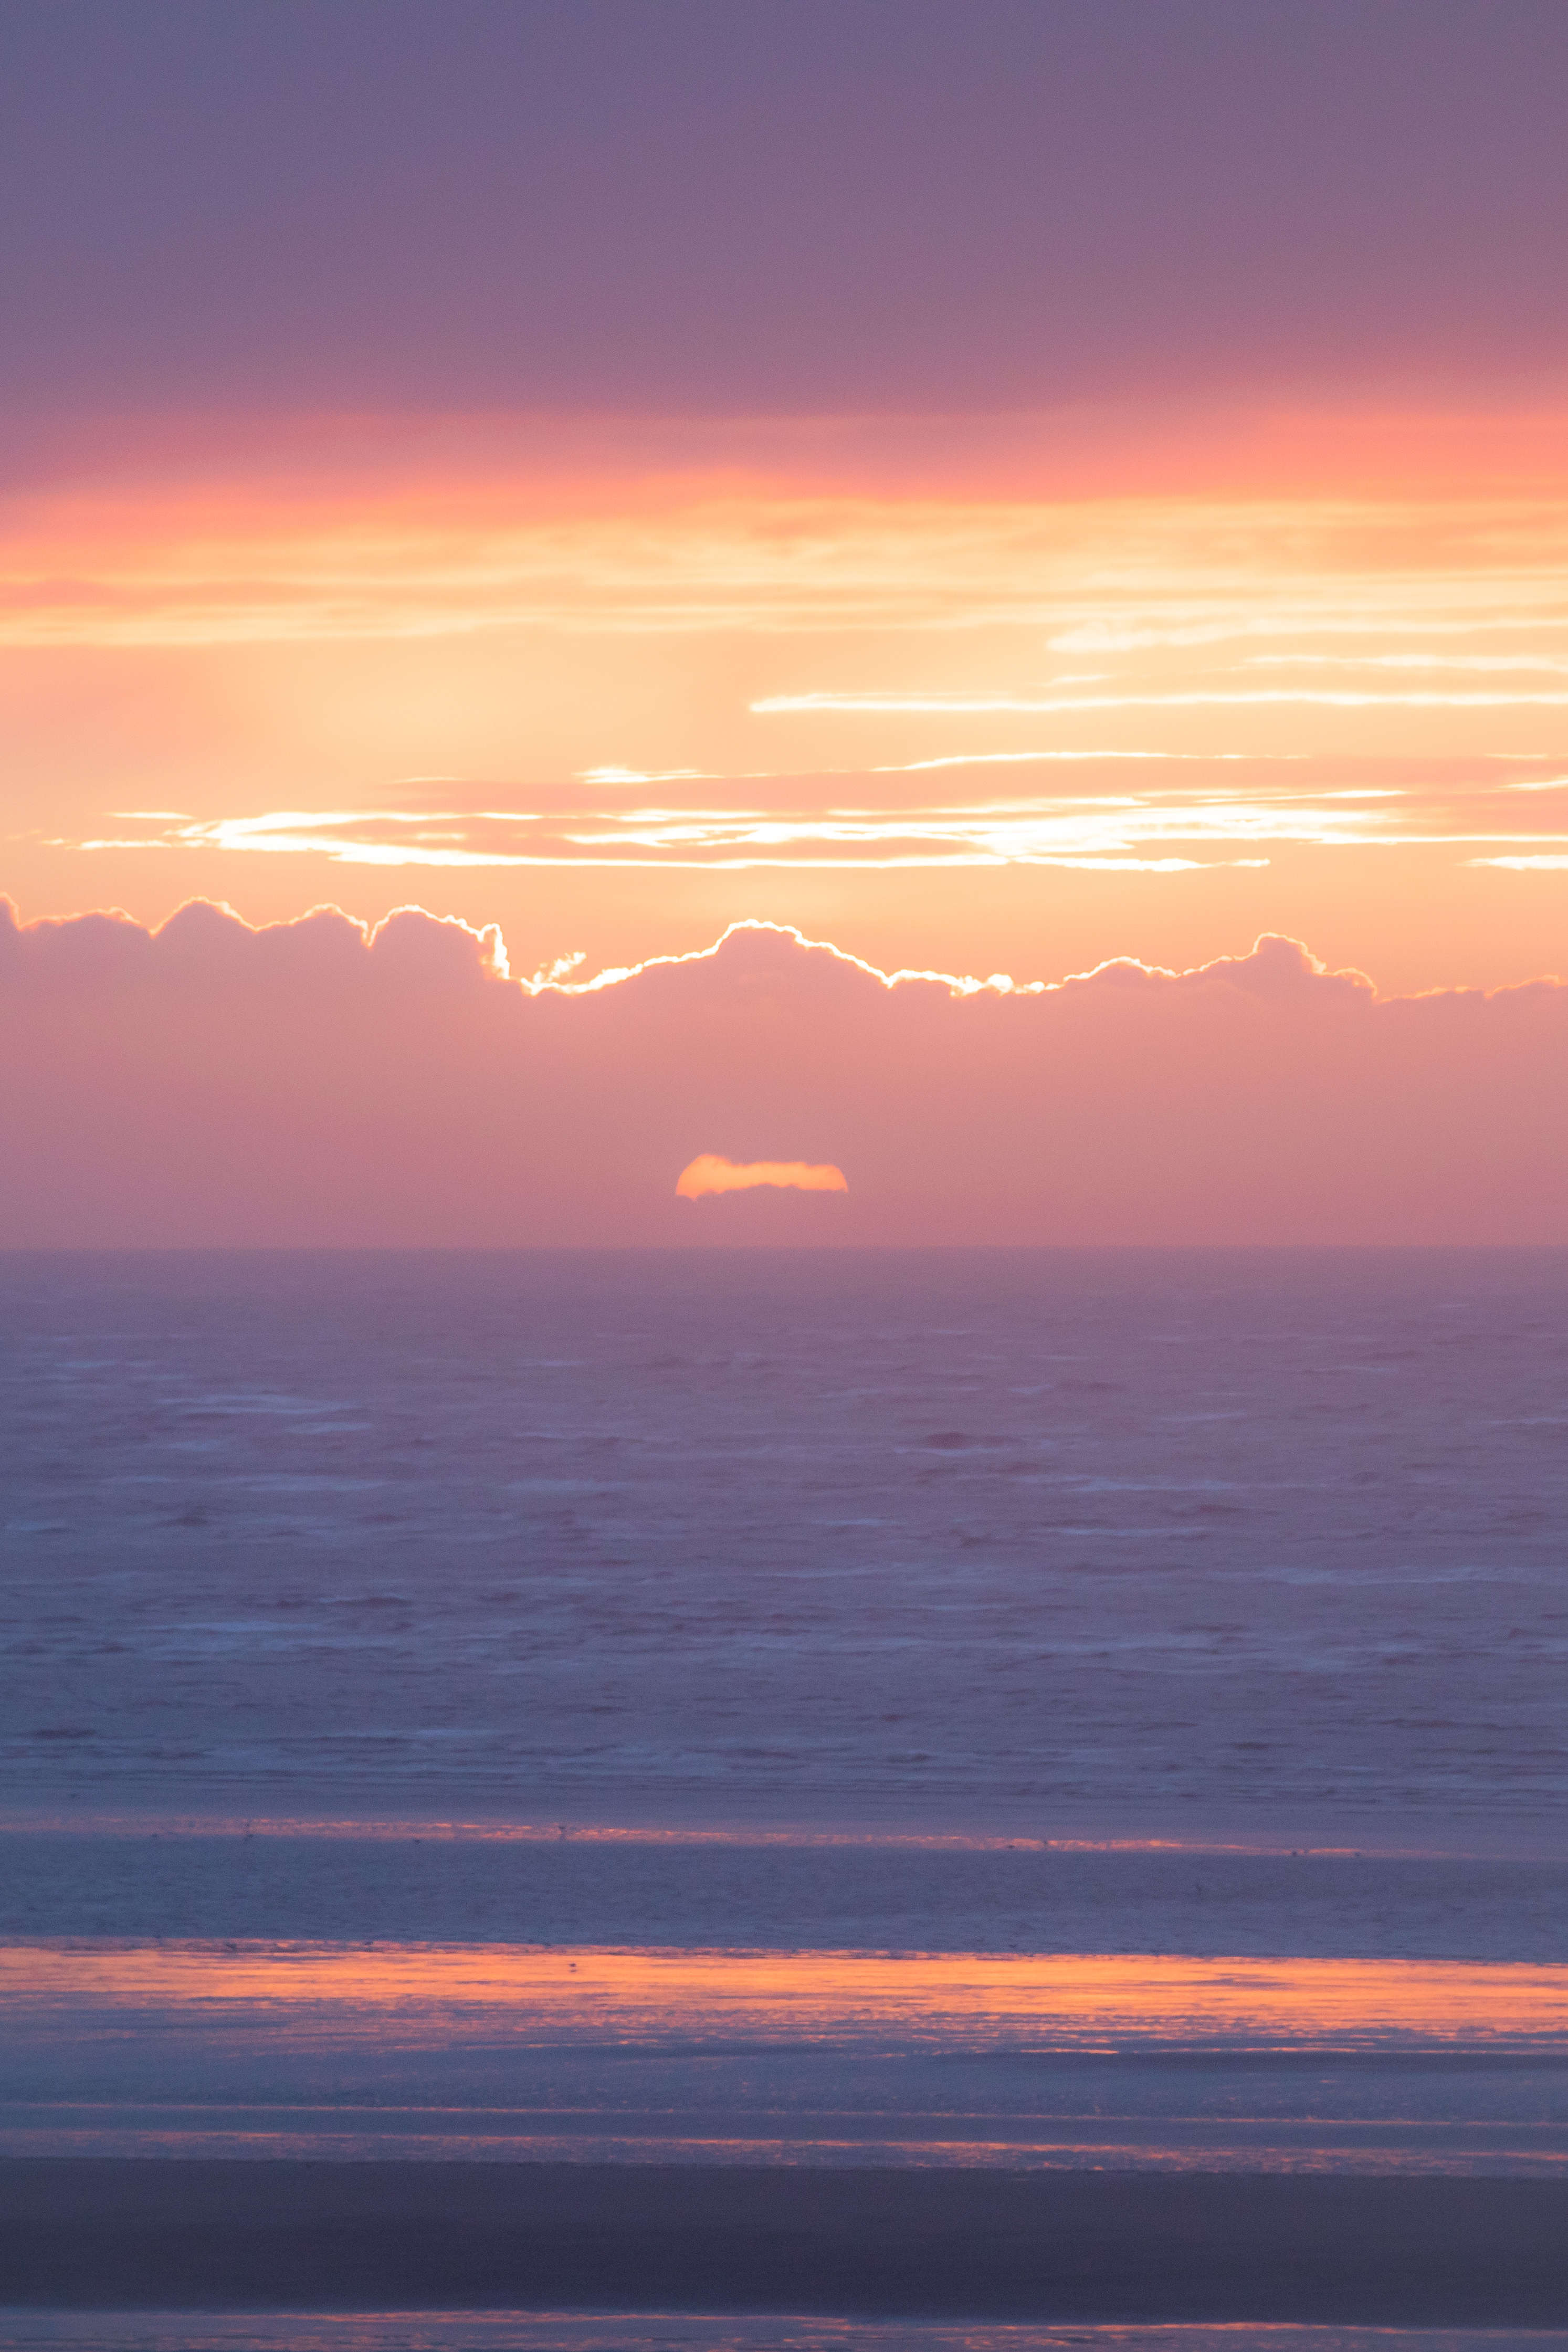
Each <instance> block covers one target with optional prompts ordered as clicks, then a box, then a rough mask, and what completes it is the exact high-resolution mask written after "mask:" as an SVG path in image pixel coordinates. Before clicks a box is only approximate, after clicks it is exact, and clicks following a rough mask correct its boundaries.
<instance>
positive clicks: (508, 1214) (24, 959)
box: [0, 901, 1568, 1246]
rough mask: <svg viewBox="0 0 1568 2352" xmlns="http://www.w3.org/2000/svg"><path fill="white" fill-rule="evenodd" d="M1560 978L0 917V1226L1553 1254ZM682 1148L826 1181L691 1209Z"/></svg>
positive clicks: (1557, 1225)
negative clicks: (566, 959)
mask: <svg viewBox="0 0 1568 2352" xmlns="http://www.w3.org/2000/svg"><path fill="white" fill-rule="evenodd" d="M1565 1082H1568V988H1564V987H1563V985H1562V984H1560V983H1559V982H1556V981H1554V980H1543V981H1539V982H1532V983H1531V984H1529V985H1528V986H1524V987H1520V988H1512V989H1505V990H1501V991H1499V992H1495V993H1493V994H1491V995H1490V996H1489V995H1482V994H1480V993H1479V992H1468V991H1448V992H1439V993H1436V994H1432V995H1426V996H1419V997H1409V998H1395V999H1388V1000H1380V999H1379V998H1378V997H1377V996H1376V994H1375V991H1374V990H1373V988H1372V986H1371V983H1370V982H1368V981H1366V980H1365V979H1364V977H1363V976H1362V975H1360V974H1359V973H1354V972H1337V973H1335V972H1327V971H1323V970H1322V968H1321V967H1320V966H1319V965H1318V964H1317V963H1316V962H1315V961H1313V959H1312V957H1311V956H1310V955H1309V954H1308V952H1307V951H1306V950H1305V949H1303V948H1302V947H1301V946H1300V945H1298V944H1297V943H1296V942H1294V941H1292V940H1282V939H1273V938H1270V939H1263V940H1260V941H1259V942H1258V944H1257V946H1256V947H1255V948H1254V949H1253V950H1252V952H1251V953H1250V954H1249V955H1246V956H1238V957H1227V958H1223V959H1221V960H1219V961H1217V962H1214V963H1211V964H1207V965H1205V966H1203V967H1202V968H1200V969H1199V970H1197V971H1188V972H1181V973H1170V972H1164V971H1155V970H1150V969H1148V968H1147V967H1145V966H1144V965H1142V964H1138V963H1135V962H1130V961H1118V962H1113V963H1110V964H1106V965H1104V966H1103V967H1102V968H1101V969H1100V970H1099V971H1095V972H1092V973H1089V974H1086V975H1084V976H1083V977H1082V978H1079V979H1075V980H1071V981H1069V982H1065V983H1063V984H1062V985H1061V986H1059V987H1051V988H1043V987H1036V988H1010V987H1009V986H1006V985H989V984H988V985H985V986H980V985H977V983H975V982H954V981H952V980H949V979H947V978H946V977H945V976H943V975H933V974H902V975H897V976H895V977H894V978H893V979H891V980H890V979H888V978H886V977H884V976H883V974H881V973H879V972H876V971H873V970H872V969H870V968H869V967H868V966H866V965H864V964H862V963H860V962H858V961H856V960H855V959H853V958H852V957H849V956H845V955H843V954H841V953H840V952H839V951H838V950H834V949H832V948H830V947H823V946H818V945H813V944H811V943H810V942H808V941H806V940H802V939H801V938H800V936H799V935H798V934H797V933H795V932H793V931H790V930H785V929H776V928H772V927H769V926H766V925H741V926H737V928H736V929H732V930H731V931H729V932H728V933H727V935H726V936H725V938H724V939H723V940H720V941H719V942H718V944H717V946H716V947H715V948H713V949H711V950H707V951H706V952H704V953H702V954H698V955H693V956H688V957H683V958H678V959H671V960H665V961H656V962H653V963H649V964H646V965H643V966H641V967H639V968H637V969H636V970H634V971H630V972H627V973H624V974H620V975H604V976H601V978H600V979H599V980H597V981H594V982H589V983H587V984H586V985H582V986H579V987H572V986H569V985H557V986H543V987H540V986H538V985H536V984H534V983H529V982H517V981H514V980H512V979H511V978H509V977H508V975H507V961H506V955H505V950H504V948H503V946H502V942H501V940H500V938H499V936H498V934H497V932H495V931H494V930H493V929H492V930H489V931H482V930H476V929H471V928H469V927H468V926H466V925H465V924H462V923H457V922H453V921H438V920H437V919H434V918H433V917H431V916H428V915H425V914H423V913H421V912H419V911H418V910H415V909H404V910H402V912H400V913H398V914H396V915H393V916H392V917H391V918H390V919H388V920H387V921H386V922H385V923H383V924H382V925H381V926H380V927H379V928H377V929H374V930H373V931H367V930H366V929H364V928H362V927H361V925H359V924H358V923H355V922H353V921H351V920H350V919H349V918H348V917H347V916H345V915H343V914H341V913H340V912H339V911H338V910H337V909H335V908H321V909H318V910H317V911H315V912H314V913H312V914H309V915H307V916H305V917H303V918H302V919H300V920H299V921H298V922H294V923H288V924H282V925H276V926H273V927H270V928H268V929H260V930H253V929H250V928H249V927H247V926H246V924H244V923H243V922H241V921H240V920H239V919H238V918H237V917H235V915H233V914H231V913H230V912H228V910H226V909H225V908H218V907H214V906H210V905H206V904H193V905H192V906H188V907H185V908H182V909H181V910H180V912H179V913H178V914H177V915H175V916H174V917H172V919H171V920H170V921H169V922H167V923H166V924H164V925H163V926H162V929H159V930H158V931H156V932H149V931H147V930H145V929H142V928H141V927H140V926H139V925H137V924H134V923H131V922H130V921H129V920H127V919H124V918H123V917H120V916H113V915H83V916H78V917H72V918H70V919H65V920H57V921H47V922H39V923H34V924H29V925H26V926H22V925H20V924H18V923H17V921H16V917H15V914H14V912H13V910H12V909H11V908H9V906H8V905H7V904H6V903H5V902H4V901H0V1086H3V1088H4V1094H3V1099H4V1102H5V1162H4V1175H3V1178H0V1243H3V1244H6V1245H10V1246H34V1245H61V1246H74V1245H120V1244H124V1245H180V1244H205V1245H225V1244H234V1245H246V1244H257V1245H259V1244H333V1245H353V1244H381V1245H404V1244H419V1245H435V1246H439V1245H446V1244H484V1245H511V1244H536V1243H537V1244H596V1243H608V1244H613V1243H664V1242H670V1243H686V1242H689V1243H695V1244H699V1245H700V1244H711V1243H713V1242H714V1241H717V1242H719V1243H721V1244H725V1243H729V1242H732V1241H758V1242H769V1243H785V1242H810V1243H817V1242H821V1241H824V1240H829V1239H831V1240H834V1241H845V1242H856V1243H894V1244H923V1243H937V1244H955V1243H967V1242H998V1243H1070V1244H1078V1243H1203V1244H1227V1243H1237V1242H1247V1243H1312V1242H1335V1243H1354V1242H1400V1241H1409V1242H1453V1243H1467V1242H1476V1243H1481V1242H1510V1241H1519V1242H1527V1241H1528V1242H1568V1083H1565ZM694 1139H701V1140H702V1141H703V1142H704V1143H705V1144H708V1145H711V1146H712V1147H713V1152H712V1156H714V1157H716V1158H721V1159H727V1160H731V1161H732V1162H733V1163H734V1164H735V1165H737V1167H740V1168H742V1169H745V1168H747V1166H750V1165H754V1164H755V1163H758V1162H762V1161H765V1160H768V1158H769V1157H770V1156H771V1155H772V1154H775V1153H777V1151H778V1150H779V1148H780V1146H781V1145H782V1146H784V1147H785V1148H787V1149H789V1150H791V1151H798V1152H799V1153H800V1155H801V1157H802V1160H803V1161H804V1163H805V1164H807V1165H809V1166H812V1167H816V1168H818V1169H821V1168H823V1167H829V1166H831V1167H835V1168H840V1167H848V1168H851V1169H852V1171H853V1175H854V1187H853V1191H852V1192H849V1193H847V1194H845V1195H843V1196H841V1197H839V1198H837V1199H836V1200H835V1202H834V1203H833V1211H832V1215H831V1221H830V1220H829V1219H827V1218H825V1217H824V1215H823V1213H822V1210H823V1204H822V1202H821V1201H820V1200H813V1199H812V1198H810V1197H808V1196H805V1195H802V1194H801V1193H800V1192H798V1191H796V1190H793V1189H778V1188H777V1187H773V1186H770V1185H766V1184H764V1185H758V1186H757V1187H755V1188H753V1189H749V1190H747V1191H745V1192H741V1193H737V1194H736V1195H735V1196H734V1197H733V1198H732V1199H731V1200H729V1201H728V1202H727V1203H726V1208H725V1214H724V1216H723V1218H722V1219H720V1218H716V1217H713V1216H707V1215H705V1216H701V1217H696V1216H694V1215H693V1214H692V1212H691V1208H690V1206H689V1204H688V1202H685V1201H682V1200H677V1198H676V1197H675V1193H674V1186H675V1183H676V1181H677V1178H678V1177H679V1175H680V1174H681V1171H683V1170H685V1168H686V1166H687V1164H688V1162H689V1161H690V1159H691V1151H692V1144H693V1141H694Z"/></svg>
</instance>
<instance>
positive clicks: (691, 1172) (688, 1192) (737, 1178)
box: [675, 1151, 850, 1201]
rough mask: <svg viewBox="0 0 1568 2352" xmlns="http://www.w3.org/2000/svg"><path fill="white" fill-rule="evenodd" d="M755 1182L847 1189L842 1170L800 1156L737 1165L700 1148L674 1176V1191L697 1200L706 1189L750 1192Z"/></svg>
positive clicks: (791, 1188) (784, 1188) (795, 1188)
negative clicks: (817, 1164)
mask: <svg viewBox="0 0 1568 2352" xmlns="http://www.w3.org/2000/svg"><path fill="white" fill-rule="evenodd" d="M758 1185H769V1186H772V1187H774V1188H775V1189H777V1190H778V1191H780V1192H848V1191H849V1189H850V1188H849V1186H848V1185H847V1184H846V1183H845V1181H844V1176H843V1171H842V1169H841V1168H833V1167H831V1166H814V1165H812V1164H810V1163H809V1162H808V1161H806V1160H747V1161H746V1162H745V1163H744V1164H743V1165H739V1166H737V1163H736V1162H735V1161H734V1160H725V1159H723V1158H721V1157H720V1156H719V1154H718V1153H716V1152H713V1151H704V1152H701V1153H699V1154H698V1156H697V1158H696V1159H695V1160H691V1161H689V1162H688V1164H687V1165H686V1166H685V1168H683V1169H682V1171H681V1172H680V1175H679V1176H678V1177H677V1178H676V1180H675V1194H676V1197H677V1199H679V1200H682V1201H698V1200H701V1199H702V1197H703V1196H704V1194H705V1193H710V1192H755V1191H756V1189H757V1188H758Z"/></svg>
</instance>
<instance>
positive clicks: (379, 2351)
mask: <svg viewBox="0 0 1568 2352" xmlns="http://www.w3.org/2000/svg"><path fill="white" fill-rule="evenodd" d="M0 2345H4V2346H7V2347H12V2346H14V2347H18V2352H20V2347H31V2346H34V2345H37V2346H38V2347H49V2352H78V2347H79V2352H220V2347H221V2352H1555V2347H1558V2346H1559V2345H1568V2329H1565V2330H1562V2331H1558V2330H1554V2329H1552V2330H1548V2329H1537V2328H1465V2327H1453V2328H1401V2327H1292V2326H1221V2327H1202V2326H1171V2327H1105V2326H1085V2325H1083V2324H1082V2323H1079V2324H1076V2325H1074V2326H1070V2327H1017V2326H1015V2327H994V2326H993V2327H987V2326H967V2327H965V2326H957V2327H955V2326H929V2325H928V2326H923V2325H921V2324H920V2323H919V2322H917V2321H909V2320H894V2321H885V2320H883V2321H878V2320H859V2319H854V2320H851V2319H843V2320H834V2319H816V2318H800V2319H791V2318H788V2317H779V2318H754V2317H733V2318H712V2317H706V2316H702V2315H694V2314H688V2313H685V2312H615V2313H612V2314H606V2315H601V2316H596V2315H591V2314H590V2315H585V2314H582V2313H579V2312H536V2311H458V2312H440V2311H409V2312H396V2311H376V2312H362V2311H325V2312H314V2311H310V2312H306V2311H300V2312H287V2313H282V2312H235V2311H225V2312H191V2311H134V2312H107V2311H105V2312H99V2311H92V2312H78V2311H26V2312H22V2311H12V2312H6V2311H4V2310H0Z"/></svg>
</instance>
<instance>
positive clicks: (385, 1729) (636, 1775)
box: [0, 1251, 1568, 1853]
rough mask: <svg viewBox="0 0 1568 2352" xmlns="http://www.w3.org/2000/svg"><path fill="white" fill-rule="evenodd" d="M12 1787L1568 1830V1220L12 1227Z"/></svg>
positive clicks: (660, 1811)
mask: <svg viewBox="0 0 1568 2352" xmlns="http://www.w3.org/2000/svg"><path fill="white" fill-rule="evenodd" d="M0 1332H3V1333H4V1347H3V1351H0V1358H3V1381H4V1386H3V1390H0V1433H3V1442H0V1465H3V1475H4V1497H3V1504H0V1524H3V1528H4V1544H5V1579H4V1613H5V1629H4V1630H5V1639H6V1645H7V1656H6V1667H5V1674H6V1692H5V1710H4V1727H3V1735H0V1738H3V1747H0V1760H3V1763H4V1771H5V1788H6V1790H7V1791H8V1794H9V1801H10V1803H11V1804H12V1806H13V1807H15V1806H17V1805H27V1804H31V1805H33V1806H35V1807H38V1806H41V1807H43V1808H44V1809H45V1810H46V1811H47V1810H48V1809H50V1808H58V1807H59V1806H60V1805H62V1804H74V1805H76V1806H78V1807H83V1806H85V1807H87V1808H89V1809H91V1808H93V1807H101V1806H103V1805H104V1804H106V1803H110V1801H112V1802H113V1803H114V1804H117V1805H125V1804H128V1803H138V1802H145V1803H152V1804H155V1805H158V1806H162V1807H164V1808H166V1809H167V1808H170V1807H172V1808H174V1809H176V1810H178V1809H181V1808H189V1807H194V1808H196V1809H198V1810H200V1809H205V1810H207V1811H213V1810H214V1809H215V1810H216V1811H219V1812H222V1813H224V1814H245V1813H251V1814H273V1813H277V1812H280V1811H281V1812H292V1813H295V1814H307V1815H332V1814H341V1815H349V1816H366V1815H368V1814H370V1813H372V1812H379V1813H382V1814H393V1815H396V1814H411V1815H412V1814H419V1813H436V1814H440V1815H443V1816H447V1817H449V1816H452V1815H453V1814H462V1813H465V1812H469V1813H476V1814H484V1815H487V1816H495V1817H509V1818H516V1819H518V1820H523V1821H528V1822H555V1823H558V1824H564V1825H565V1826H567V1827H568V1828H570V1827H573V1826H578V1825H591V1824H600V1825H603V1824H622V1825H627V1824H641V1825H643V1826H644V1827H649V1826H660V1825H663V1826H666V1827H668V1826H674V1825H681V1824H685V1825H686V1826H688V1827H714V1826H720V1825H726V1824H729V1825H733V1824H737V1823H739V1824H744V1823H751V1824H754V1825H768V1824H772V1825H776V1826H779V1825H783V1826H789V1827H794V1828H797V1829H798V1828H801V1827H805V1828H812V1827H815V1828H818V1829H821V1828H824V1827H834V1826H839V1827H844V1826H847V1827H852V1828H857V1829H865V1828H878V1827H880V1828H882V1829H883V1830H887V1831H892V1832H935V1831H946V1832H956V1833H960V1834H965V1835H972V1834H976V1833H992V1834H997V1835H1003V1836H1029V1837H1033V1838H1036V1839H1040V1840H1045V1841H1063V1840H1070V1839H1073V1838H1081V1839H1082V1838H1089V1839H1103V1838H1105V1837H1108V1836H1109V1837H1115V1836H1123V1837H1132V1838H1136V1839H1151V1838H1158V1839H1176V1840H1188V1841H1190V1840H1191V1839H1193V1838H1198V1839H1207V1840H1208V1841H1210V1842H1218V1843H1227V1842H1231V1841H1236V1840H1239V1841H1242V1842H1252V1843H1271V1844H1275V1845H1283V1846H1286V1847H1297V1846H1306V1845H1324V1844H1333V1845H1339V1846H1345V1847H1352V1848H1354V1847H1358V1846H1360V1847H1372V1846H1376V1847H1379V1848H1383V1849H1389V1848H1397V1847H1404V1848H1407V1849H1411V1850H1416V1851H1427V1850H1441V1851H1448V1852H1455V1851H1460V1852H1470V1853H1533V1852H1542V1851H1548V1852H1549V1851H1552V1850H1553V1849H1554V1845H1555V1841H1556V1839H1557V1835H1558V1826H1559V1824H1560V1822H1561V1821H1562V1818H1563V1800H1564V1797H1565V1795H1568V1711H1565V1709H1564V1706H1563V1685H1564V1666H1565V1664H1568V1253H1552V1252H1530V1251H1521V1252H1511V1251H1492V1252H1487V1253H1465V1252H1434V1251H1409V1252H1394V1251H1355V1252H1343V1253H1337V1252H1308V1251H1303V1252H1295V1253H1275V1252H1255V1251H1249V1252H1237V1253H1212V1252H1162V1251H1137V1252H1133V1251H1129V1252H1077V1253H1052V1252H1012V1251H972V1252H940V1251H937V1252H922V1253H904V1252H885V1253H875V1252H859V1251H850V1252H833V1253H821V1254H817V1253H805V1252H780V1253H777V1254H752V1253H744V1252H735V1253H729V1252H722V1253H721V1252H699V1251H692V1252H687V1253H681V1254H674V1253H670V1254H664V1253H642V1252H622V1253H615V1252H600V1253H570V1252H568V1253H538V1254H529V1253H515V1254H507V1255H468V1254H464V1253H447V1254H429V1255H423V1254H413V1255H408V1254H405V1255H380V1254H364V1255H351V1254H314V1255H312V1254H292V1253H269V1254H255V1255H178V1254H176V1255H162V1254H144V1255H106V1256H95V1255H68V1256H67V1255H62V1256H51V1255H13V1256H10V1257H8V1258H6V1259H5V1260H4V1261H0Z"/></svg>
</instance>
